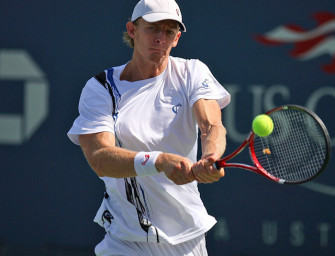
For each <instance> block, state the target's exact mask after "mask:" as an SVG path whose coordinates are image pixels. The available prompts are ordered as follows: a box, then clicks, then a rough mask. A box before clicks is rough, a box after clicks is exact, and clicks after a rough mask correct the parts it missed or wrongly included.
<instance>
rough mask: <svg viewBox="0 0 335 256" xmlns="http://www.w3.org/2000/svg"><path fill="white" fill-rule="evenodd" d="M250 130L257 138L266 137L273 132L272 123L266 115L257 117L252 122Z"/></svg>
mask: <svg viewBox="0 0 335 256" xmlns="http://www.w3.org/2000/svg"><path fill="white" fill-rule="evenodd" d="M252 130H253V131H254V133H255V134H256V135H258V136H259V137H266V136H268V135H270V134H271V133H272V131H273V121H272V119H271V117H269V116H268V115H264V114H263V115H258V116H256V117H255V118H254V120H253V121H252Z"/></svg>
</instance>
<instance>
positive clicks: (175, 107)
mask: <svg viewBox="0 0 335 256" xmlns="http://www.w3.org/2000/svg"><path fill="white" fill-rule="evenodd" d="M181 107H182V105H181V104H180V103H178V104H177V105H175V106H173V107H172V111H173V113H175V114H177V113H178V110H179V108H181Z"/></svg>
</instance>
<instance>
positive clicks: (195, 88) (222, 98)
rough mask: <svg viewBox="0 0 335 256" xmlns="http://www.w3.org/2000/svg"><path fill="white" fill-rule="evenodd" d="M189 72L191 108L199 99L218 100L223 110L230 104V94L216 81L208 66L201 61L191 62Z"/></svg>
mask: <svg viewBox="0 0 335 256" xmlns="http://www.w3.org/2000/svg"><path fill="white" fill-rule="evenodd" d="M189 72H190V75H189V77H190V84H189V86H190V88H189V89H190V103H191V106H193V104H194V103H195V102H196V101H197V100H199V99H208V100H210V99H212V100H217V102H218V104H219V106H220V108H221V109H222V108H224V107H226V106H227V105H228V104H229V102H230V94H229V93H228V92H227V91H226V89H225V88H224V87H223V86H222V85H221V84H220V83H219V82H218V81H217V80H216V79H215V77H214V76H213V74H212V73H211V71H210V70H209V68H208V67H207V65H206V64H204V63H203V62H201V61H200V60H191V64H190V65H189Z"/></svg>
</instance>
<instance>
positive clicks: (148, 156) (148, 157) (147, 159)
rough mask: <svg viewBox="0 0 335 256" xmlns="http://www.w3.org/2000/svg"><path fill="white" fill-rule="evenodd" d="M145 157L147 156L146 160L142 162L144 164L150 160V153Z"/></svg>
mask: <svg viewBox="0 0 335 256" xmlns="http://www.w3.org/2000/svg"><path fill="white" fill-rule="evenodd" d="M144 157H145V160H144V161H143V162H142V163H141V164H142V165H145V164H146V163H147V162H148V161H149V159H150V155H145V156H144Z"/></svg>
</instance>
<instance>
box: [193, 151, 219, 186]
mask: <svg viewBox="0 0 335 256" xmlns="http://www.w3.org/2000/svg"><path fill="white" fill-rule="evenodd" d="M219 157H220V156H218V155H216V154H210V155H204V156H203V157H202V159H200V160H199V161H198V162H197V163H194V164H193V166H192V173H193V175H194V177H195V179H196V180H197V181H198V182H200V183H212V182H215V181H218V180H219V179H220V178H221V177H223V176H224V175H225V172H224V169H223V168H221V169H220V170H218V169H216V168H215V167H214V166H213V164H214V163H215V161H216V160H218V159H219Z"/></svg>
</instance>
